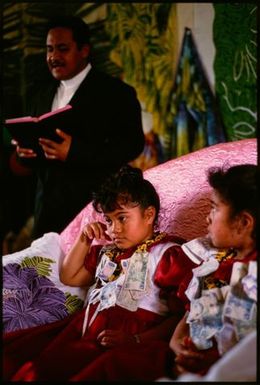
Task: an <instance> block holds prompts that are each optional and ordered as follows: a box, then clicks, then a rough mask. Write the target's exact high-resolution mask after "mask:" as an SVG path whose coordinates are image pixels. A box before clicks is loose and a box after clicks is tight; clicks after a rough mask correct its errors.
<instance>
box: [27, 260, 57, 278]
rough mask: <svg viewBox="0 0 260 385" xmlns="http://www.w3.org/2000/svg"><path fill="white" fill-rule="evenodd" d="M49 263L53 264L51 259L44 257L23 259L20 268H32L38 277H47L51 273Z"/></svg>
mask: <svg viewBox="0 0 260 385" xmlns="http://www.w3.org/2000/svg"><path fill="white" fill-rule="evenodd" d="M51 263H55V261H54V260H53V259H50V258H45V257H39V256H35V257H25V258H24V259H23V261H22V263H21V268H22V269H24V268H26V267H33V268H35V269H36V271H37V274H38V275H42V276H45V277H49V276H50V274H51V271H52V268H51Z"/></svg>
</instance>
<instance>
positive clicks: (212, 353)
mask: <svg viewBox="0 0 260 385" xmlns="http://www.w3.org/2000/svg"><path fill="white" fill-rule="evenodd" d="M182 346H183V350H182V352H180V353H179V354H177V355H176V358H175V374H176V373H177V374H178V375H180V374H182V373H185V372H192V373H198V372H200V373H201V374H204V373H205V372H206V371H207V370H208V368H209V367H210V366H211V365H212V364H213V363H214V362H215V361H217V359H218V358H219V353H218V350H217V348H216V346H213V347H212V348H210V349H207V350H198V349H197V348H196V346H195V345H194V343H193V342H192V340H191V338H190V337H185V338H184V339H183V345H182Z"/></svg>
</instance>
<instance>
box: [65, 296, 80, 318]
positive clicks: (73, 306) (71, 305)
mask: <svg viewBox="0 0 260 385" xmlns="http://www.w3.org/2000/svg"><path fill="white" fill-rule="evenodd" d="M65 296H66V301H65V307H66V309H67V310H68V313H69V314H72V313H75V311H76V310H79V309H82V307H83V305H84V301H82V299H80V298H79V297H78V296H76V295H72V294H70V293H68V292H66V293H65Z"/></svg>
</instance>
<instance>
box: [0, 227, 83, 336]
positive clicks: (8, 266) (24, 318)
mask: <svg viewBox="0 0 260 385" xmlns="http://www.w3.org/2000/svg"><path fill="white" fill-rule="evenodd" d="M63 256H64V254H63V253H62V252H61V248H60V240H59V234H56V233H48V234H45V235H44V236H43V237H42V238H39V239H38V240H36V241H34V242H33V243H32V245H31V247H29V248H27V249H24V250H22V251H20V252H17V253H13V254H10V255H5V256H4V257H3V271H2V274H3V329H4V332H11V331H15V330H19V329H26V328H29V327H33V326H39V325H43V324H47V323H51V322H54V321H58V320H61V319H63V318H65V317H66V316H68V315H70V314H72V313H74V312H75V311H77V310H79V309H81V308H82V307H83V303H84V299H85V295H86V291H85V290H83V289H79V288H73V287H69V286H66V285H63V284H62V283H61V282H60V280H59V273H58V268H59V261H60V259H61V258H62V257H63Z"/></svg>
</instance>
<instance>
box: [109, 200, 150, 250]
mask: <svg viewBox="0 0 260 385" xmlns="http://www.w3.org/2000/svg"><path fill="white" fill-rule="evenodd" d="M154 217H155V208H154V207H152V206H150V207H148V208H147V209H145V210H142V209H141V208H140V206H130V205H121V207H120V208H119V209H116V210H115V211H112V212H109V213H105V214H104V218H105V220H106V225H107V233H108V235H109V236H110V237H111V239H112V240H113V242H114V243H115V244H116V246H117V247H119V248H120V249H128V248H129V247H133V246H136V245H138V244H139V243H142V242H143V241H145V240H147V239H149V238H150V237H151V236H152V235H153V222H154Z"/></svg>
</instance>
